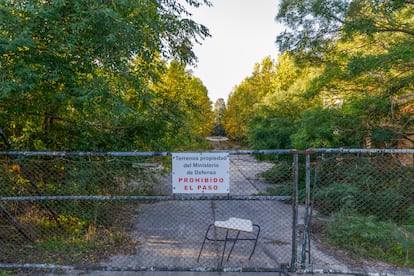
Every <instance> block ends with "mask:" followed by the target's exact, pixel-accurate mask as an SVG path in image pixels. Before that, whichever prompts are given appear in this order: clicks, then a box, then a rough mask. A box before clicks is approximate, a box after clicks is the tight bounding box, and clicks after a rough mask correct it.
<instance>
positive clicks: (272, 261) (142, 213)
mask: <svg viewBox="0 0 414 276" xmlns="http://www.w3.org/2000/svg"><path fill="white" fill-rule="evenodd" d="M209 140H210V141H211V143H212V148H213V149H214V150H238V149H241V146H239V145H238V144H236V143H234V142H232V141H229V140H227V139H224V138H218V137H215V138H214V137H213V139H209ZM230 157H231V159H230V169H231V179H232V180H231V184H230V186H231V188H230V190H231V195H255V194H258V193H260V192H263V191H264V189H265V187H266V184H264V183H261V181H260V179H258V178H257V175H258V173H260V172H261V171H263V170H267V169H268V168H270V167H271V165H272V164H270V163H267V162H258V161H257V160H256V159H255V158H254V157H253V156H251V155H231V156H230ZM161 184H162V185H163V186H164V188H163V189H162V190H165V187H167V189H169V191H171V180H169V181H168V180H167V179H166V181H165V182H164V183H161ZM137 208H138V216H132V218H134V219H136V222H135V223H134V224H135V227H134V230H133V231H132V232H131V233H130V235H131V237H132V238H133V239H135V240H136V241H137V247H136V253H135V254H131V255H117V256H113V257H111V258H110V259H109V260H108V261H107V262H106V263H103V264H102V265H104V266H110V267H117V268H120V269H132V270H139V269H143V268H144V269H156V268H163V269H165V268H168V269H177V268H184V269H197V270H200V271H203V270H208V269H220V268H228V269H232V268H233V269H236V268H254V269H258V270H259V271H260V270H261V269H263V270H268V269H279V268H280V266H281V265H282V264H289V263H291V257H292V213H293V212H292V206H291V205H290V204H289V203H286V202H281V201H278V200H167V201H157V202H151V203H140V204H138V205H137ZM300 209H301V208H300ZM299 213H301V211H300V212H299ZM229 217H239V218H244V219H250V220H252V222H253V223H256V224H259V225H260V226H261V233H260V236H259V241H258V244H257V247H256V251H255V253H254V255H253V257H252V258H251V260H249V259H248V257H249V253H250V250H251V248H252V247H251V246H252V244H251V243H249V242H240V243H238V244H237V245H236V247H235V249H234V251H233V253H232V255H231V258H230V259H229V260H228V261H224V263H223V266H220V259H221V252H222V248H223V243H220V242H216V243H213V242H210V243H206V246H205V249H204V250H203V254H202V255H201V257H200V260H199V261H197V257H198V254H199V252H200V247H201V244H202V241H203V238H204V235H205V231H206V230H207V227H208V225H209V224H210V223H213V222H214V221H217V220H227V219H228V218H229ZM301 223H303V218H302V216H301V215H299V224H301ZM222 234H223V233H219V231H217V232H216V233H215V235H222ZM299 236H300V235H299ZM297 244H298V248H297V250H298V253H297V260H298V261H299V262H300V252H301V251H300V250H301V241H300V237H299V238H298V243H297ZM311 253H312V269H324V268H329V269H331V270H332V271H341V272H355V270H358V271H360V270H363V271H364V272H367V271H370V270H373V271H375V269H378V266H377V265H378V263H375V264H368V265H367V267H362V268H361V267H358V268H356V266H355V265H350V264H346V263H345V262H344V261H342V260H340V259H338V258H337V256H336V252H334V251H329V250H326V249H324V248H323V247H322V246H321V245H320V242H319V241H315V240H312V251H311Z"/></svg>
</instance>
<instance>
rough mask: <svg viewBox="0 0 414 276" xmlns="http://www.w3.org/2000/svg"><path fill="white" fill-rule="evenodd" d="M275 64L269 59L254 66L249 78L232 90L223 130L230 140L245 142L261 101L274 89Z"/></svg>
mask: <svg viewBox="0 0 414 276" xmlns="http://www.w3.org/2000/svg"><path fill="white" fill-rule="evenodd" d="M274 74H275V64H274V62H273V60H272V59H271V58H270V57H266V58H264V59H263V60H262V62H261V63H257V64H255V67H254V70H253V73H252V75H251V76H249V77H247V78H245V79H244V80H243V81H242V83H240V84H239V85H238V86H236V87H235V88H234V90H233V91H232V92H231V93H230V95H229V98H228V101H227V109H226V113H225V116H224V121H223V123H224V128H225V130H226V133H227V135H228V136H229V137H230V138H233V139H237V140H240V141H247V134H248V124H249V121H250V120H251V119H252V118H253V116H254V114H255V107H256V105H257V104H258V103H260V101H261V99H262V98H263V97H264V96H265V95H267V94H268V93H269V92H270V91H273V90H274V89H275V83H274V81H273V78H274Z"/></svg>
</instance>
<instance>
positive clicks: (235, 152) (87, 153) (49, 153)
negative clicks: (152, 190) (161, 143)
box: [0, 149, 295, 157]
mask: <svg viewBox="0 0 414 276" xmlns="http://www.w3.org/2000/svg"><path fill="white" fill-rule="evenodd" d="M203 152H226V153H229V154H230V155H244V154H292V153H294V152H295V150H292V149H279V150H278V149H275V150H219V151H203ZM173 153H174V152H170V151H163V152H149V151H147V152H138V151H128V152H119V151H109V152H92V151H0V156H62V157H63V156H115V157H116V156H117V157H134V156H170V155H172V154H173Z"/></svg>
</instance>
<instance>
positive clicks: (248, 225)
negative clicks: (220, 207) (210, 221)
mask: <svg viewBox="0 0 414 276" xmlns="http://www.w3.org/2000/svg"><path fill="white" fill-rule="evenodd" d="M214 226H215V227H219V228H224V229H229V230H236V231H243V232H250V233H251V232H253V223H252V221H251V220H249V219H241V218H233V217H231V218H229V219H228V220H224V221H215V222H214Z"/></svg>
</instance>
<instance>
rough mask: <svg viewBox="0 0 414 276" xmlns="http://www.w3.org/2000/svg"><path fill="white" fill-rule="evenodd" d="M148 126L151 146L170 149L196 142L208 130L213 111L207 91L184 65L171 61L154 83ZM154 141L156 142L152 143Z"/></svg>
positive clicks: (185, 146) (158, 148)
mask: <svg viewBox="0 0 414 276" xmlns="http://www.w3.org/2000/svg"><path fill="white" fill-rule="evenodd" d="M153 91H154V93H155V95H154V101H153V102H152V106H151V110H152V112H151V115H150V116H148V118H149V119H150V120H151V123H150V125H151V127H150V128H149V129H148V130H147V131H148V132H149V134H150V135H151V136H158V137H162V139H153V141H152V144H153V147H152V148H153V149H156V150H161V149H162V150H167V149H168V150H172V149H182V148H186V149H188V148H192V147H194V145H199V144H200V142H201V141H204V138H205V137H206V136H207V135H209V134H210V133H211V129H212V125H213V112H212V110H211V102H210V100H209V98H208V93H207V92H208V91H207V89H206V87H205V86H204V85H203V84H202V82H201V81H200V80H199V79H198V78H196V77H194V76H192V75H191V74H190V73H188V72H186V71H185V69H184V65H182V64H180V63H178V62H171V63H170V64H169V66H168V68H167V70H166V72H165V74H164V75H163V76H162V77H161V79H160V81H159V82H157V83H155V84H154V85H153ZM155 143H157V144H155Z"/></svg>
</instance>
